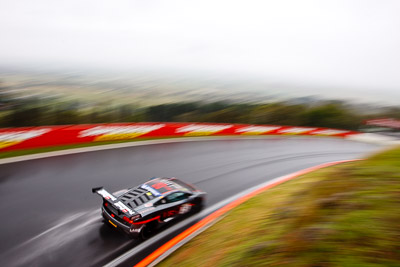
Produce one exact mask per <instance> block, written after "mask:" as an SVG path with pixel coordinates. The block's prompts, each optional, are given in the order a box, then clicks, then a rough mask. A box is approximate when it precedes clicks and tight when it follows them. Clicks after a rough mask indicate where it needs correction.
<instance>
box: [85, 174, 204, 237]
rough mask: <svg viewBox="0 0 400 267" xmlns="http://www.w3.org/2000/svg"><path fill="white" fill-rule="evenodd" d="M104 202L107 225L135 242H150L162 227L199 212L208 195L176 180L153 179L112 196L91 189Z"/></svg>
mask: <svg viewBox="0 0 400 267" xmlns="http://www.w3.org/2000/svg"><path fill="white" fill-rule="evenodd" d="M92 192H93V193H97V194H98V195H100V196H101V197H102V198H103V205H102V207H101V211H102V215H103V218H104V222H105V223H106V224H108V225H110V226H112V227H113V228H116V229H119V230H122V231H123V232H125V233H126V234H128V235H129V236H131V237H132V238H141V239H146V238H148V237H149V236H150V235H151V234H152V233H153V232H154V230H156V229H157V228H159V227H160V226H161V225H163V224H165V223H167V222H169V221H172V220H174V219H176V218H179V217H181V216H182V215H184V214H187V213H189V212H196V211H200V210H201V209H202V207H203V205H204V201H205V196H206V193H205V192H202V191H200V190H198V189H197V188H195V187H194V186H192V185H189V184H187V183H184V182H182V181H181V180H178V179H176V178H166V177H162V178H152V179H151V180H150V181H148V182H146V183H144V184H141V185H139V186H136V187H133V188H128V189H123V190H120V191H118V192H115V193H113V194H111V193H109V192H107V191H106V190H105V189H104V188H103V187H96V188H92Z"/></svg>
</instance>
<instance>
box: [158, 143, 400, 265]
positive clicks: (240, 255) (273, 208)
mask: <svg viewBox="0 0 400 267" xmlns="http://www.w3.org/2000/svg"><path fill="white" fill-rule="evenodd" d="M160 266H315V267H316V266H321V267H323V266H327V267H328V266H363V267H374V266H400V149H399V148H398V149H393V150H390V151H386V152H384V153H380V154H378V155H375V156H372V157H371V158H369V159H367V160H365V161H360V162H354V163H346V164H341V165H338V166H335V167H330V168H326V169H322V170H319V171H316V172H314V173H311V174H308V175H304V176H303V177H300V178H298V179H295V180H293V181H290V182H287V183H285V184H282V185H280V186H278V187H275V188H273V189H270V190H268V191H266V192H264V193H262V194H260V195H258V196H257V197H254V198H253V199H251V200H249V201H247V202H245V203H244V204H242V205H240V206H239V207H237V208H236V209H234V210H233V211H232V212H230V213H229V214H228V215H227V216H226V217H225V218H224V219H222V220H221V221H219V222H218V223H216V224H215V225H213V226H212V227H211V228H209V229H208V230H206V231H205V232H203V233H202V234H200V235H199V236H197V237H196V238H194V239H193V240H192V241H190V242H189V243H188V244H186V245H185V246H183V247H182V248H181V249H179V250H178V251H176V252H175V253H173V254H172V255H171V256H170V257H168V258H167V259H166V260H164V261H163V262H162V263H161V264H160Z"/></svg>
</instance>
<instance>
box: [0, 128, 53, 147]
mask: <svg viewBox="0 0 400 267" xmlns="http://www.w3.org/2000/svg"><path fill="white" fill-rule="evenodd" d="M50 131H51V129H40V130H27V131H15V132H2V133H0V149H1V148H5V147H9V146H13V145H16V144H19V143H21V142H23V141H26V140H29V139H32V138H35V137H38V136H41V135H43V134H45V133H47V132H50Z"/></svg>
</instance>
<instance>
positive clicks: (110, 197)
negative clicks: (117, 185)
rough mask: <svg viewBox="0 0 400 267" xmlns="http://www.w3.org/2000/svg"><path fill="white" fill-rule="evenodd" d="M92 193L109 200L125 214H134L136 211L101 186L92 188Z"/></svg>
mask: <svg viewBox="0 0 400 267" xmlns="http://www.w3.org/2000/svg"><path fill="white" fill-rule="evenodd" d="M92 193H96V194H98V195H100V196H101V197H102V198H103V199H104V200H105V201H107V202H109V203H110V204H111V205H113V206H114V207H116V208H118V209H119V210H120V211H122V212H123V213H125V214H127V215H134V214H136V212H135V211H134V210H132V209H130V208H128V207H127V206H126V205H125V204H124V203H122V202H121V201H117V197H116V196H114V195H113V194H111V193H109V192H108V191H107V190H105V189H104V188H103V187H102V186H101V187H95V188H92Z"/></svg>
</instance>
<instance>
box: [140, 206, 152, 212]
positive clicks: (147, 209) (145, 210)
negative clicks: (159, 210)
mask: <svg viewBox="0 0 400 267" xmlns="http://www.w3.org/2000/svg"><path fill="white" fill-rule="evenodd" d="M152 210H155V207H150V208H145V209H141V210H138V212H139V213H147V212H150V211H152Z"/></svg>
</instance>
